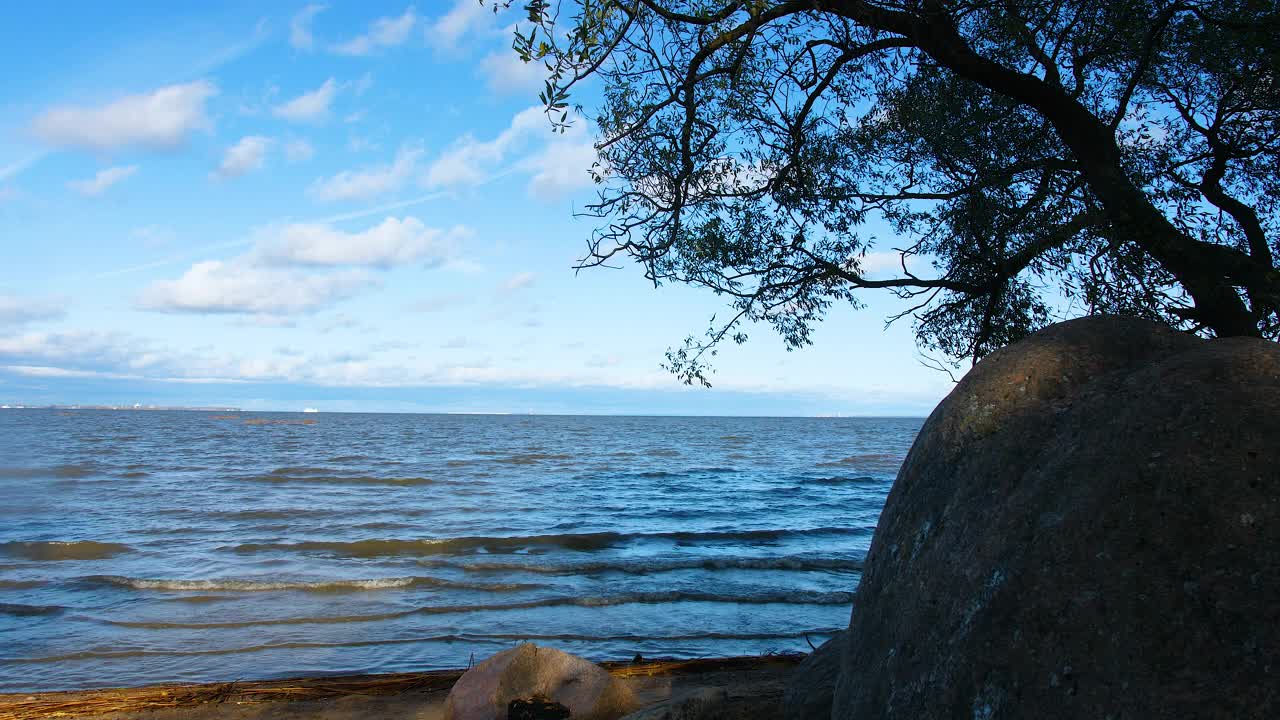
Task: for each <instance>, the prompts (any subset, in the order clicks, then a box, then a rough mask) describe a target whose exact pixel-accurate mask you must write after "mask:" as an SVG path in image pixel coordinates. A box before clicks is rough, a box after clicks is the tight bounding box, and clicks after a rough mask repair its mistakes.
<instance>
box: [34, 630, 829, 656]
mask: <svg viewBox="0 0 1280 720" xmlns="http://www.w3.org/2000/svg"><path fill="white" fill-rule="evenodd" d="M841 630H843V628H813V629H811V630H797V631H792V632H774V633H723V632H706V633H684V634H679V635H634V634H632V635H582V634H574V633H550V634H539V633H532V634H517V633H458V634H450V635H430V636H426V637H410V638H386V639H382V640H352V641H348V642H336V643H326V642H280V643H265V644H262V645H249V646H246V647H233V648H215V649H210V650H85V651H82V652H76V653H67V654H65V655H48V656H45V657H33V658H16V659H13V660H9V662H12V663H24V664H26V663H54V662H67V661H71V660H94V659H123V658H135V657H147V656H157V655H158V656H167V657H188V656H198V655H239V654H245V653H255V652H265V651H271V650H306V649H334V650H337V649H341V648H355V647H378V646H383V645H415V644H420V643H468V642H469V643H494V644H504V645H505V644H508V643H511V642H518V641H531V642H533V641H536V642H600V643H604V642H625V643H641V642H690V641H698V640H718V641H733V640H799V639H802V638H809V637H816V638H826V637H830V636H832V635H835V634H836V633H838V632H840V631H841Z"/></svg>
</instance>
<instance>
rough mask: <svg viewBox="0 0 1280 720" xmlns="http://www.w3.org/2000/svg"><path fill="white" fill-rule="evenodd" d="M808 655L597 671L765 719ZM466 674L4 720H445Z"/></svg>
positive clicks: (210, 693) (127, 691)
mask: <svg viewBox="0 0 1280 720" xmlns="http://www.w3.org/2000/svg"><path fill="white" fill-rule="evenodd" d="M804 657H805V656H804V655H791V654H787V655H758V656H744V657H725V658H702V659H695V660H676V659H666V658H655V659H647V660H642V661H641V662H627V661H612V662H602V663H599V664H600V666H601V667H603V668H605V669H606V670H608V671H609V673H610V674H611V675H613V676H614V677H617V678H619V679H621V680H623V681H624V682H626V683H627V684H628V685H629V686H631V688H632V690H633V691H635V693H636V695H637V696H638V697H639V698H640V699H641V700H642V702H643V703H644V705H645V706H646V707H648V706H652V705H655V704H660V703H663V702H666V701H669V700H673V699H677V700H678V699H679V698H681V697H686V696H690V695H696V694H699V693H707V692H716V693H719V692H721V691H722V692H723V696H724V697H725V699H726V702H727V703H728V705H729V706H730V707H733V706H740V708H741V710H742V711H743V717H757V718H761V719H762V720H763V719H766V718H769V717H773V716H775V715H776V714H777V712H778V703H779V702H780V701H781V697H782V692H783V689H784V688H785V686H786V683H787V681H788V680H789V679H790V676H791V672H792V670H793V669H794V668H795V666H796V665H798V664H799V663H800V661H801V660H802V659H803V658H804ZM464 672H466V670H465V669H454V670H432V671H426V672H420V673H392V674H383V675H337V676H324V677H304V678H288V679H281V680H255V681H244V682H225V683H203V684H191V685H151V686H143V687H134V688H104V689H94V690H60V691H49V692H35V693H7V694H0V719H3V720H42V719H44V718H56V717H95V718H100V719H101V720H112V719H119V720H125V719H127V718H147V719H148V720H169V719H170V718H172V719H173V720H177V719H178V718H183V719H196V718H200V719H208V720H251V719H254V718H266V717H271V718H295V717H296V718H304V717H307V718H326V719H329V720H354V719H355V718H360V717H383V718H398V717H404V718H419V719H421V720H430V719H432V718H437V717H441V713H442V711H443V707H444V700H445V697H446V696H448V694H449V690H450V689H451V688H452V687H453V684H454V683H455V682H456V681H457V679H458V678H459V677H461V676H462V674H463V673H464Z"/></svg>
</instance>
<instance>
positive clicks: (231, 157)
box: [213, 135, 275, 178]
mask: <svg viewBox="0 0 1280 720" xmlns="http://www.w3.org/2000/svg"><path fill="white" fill-rule="evenodd" d="M274 142H275V141H274V140H272V139H271V138H269V137H263V136H261V135H247V136H245V137H243V138H240V142H238V143H236V144H235V145H232V146H231V147H229V148H227V151H226V153H225V154H223V156H222V163H221V164H220V165H218V169H217V170H216V171H214V173H213V174H214V176H215V177H219V178H233V177H240V176H241V175H244V174H245V173H249V172H253V171H254V170H260V169H261V168H262V165H263V163H264V162H265V161H266V157H267V150H268V149H270V147H271V145H272V143H274Z"/></svg>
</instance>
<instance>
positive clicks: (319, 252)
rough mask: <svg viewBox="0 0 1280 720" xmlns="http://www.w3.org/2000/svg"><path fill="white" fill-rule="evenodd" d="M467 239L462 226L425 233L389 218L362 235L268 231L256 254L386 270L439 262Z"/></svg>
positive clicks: (302, 228)
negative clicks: (419, 263)
mask: <svg viewBox="0 0 1280 720" xmlns="http://www.w3.org/2000/svg"><path fill="white" fill-rule="evenodd" d="M469 235H470V231H469V230H467V229H466V228H465V227H462V226H456V227H453V228H450V229H448V230H441V229H438V228H430V227H427V226H426V225H424V224H423V223H422V221H421V220H419V219H417V218H414V217H406V218H403V219H400V218H394V217H388V218H386V219H385V220H383V221H382V222H381V223H380V224H378V225H375V226H373V227H371V228H369V229H367V230H363V231H361V232H344V231H342V230H338V229H336V228H334V227H333V226H331V225H325V224H320V223H297V224H294V225H286V226H284V227H282V228H280V229H279V230H276V231H272V232H271V233H270V236H271V237H269V238H267V239H265V240H264V241H263V242H261V243H260V244H259V246H258V249H257V251H256V252H257V253H259V254H260V255H261V257H263V258H264V259H265V260H267V261H268V262H272V263H286V264H293V265H329V266H333V265H366V266H372V267H380V268H388V267H392V266H395V265H405V264H408V263H411V262H415V261H419V260H424V261H428V262H436V263H439V262H442V261H443V260H444V259H445V258H447V257H449V256H451V255H453V254H454V253H455V251H456V248H457V245H458V242H459V241H461V240H462V239H465V238H466V237H467V236H469Z"/></svg>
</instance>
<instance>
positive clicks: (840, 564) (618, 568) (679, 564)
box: [418, 556, 862, 575]
mask: <svg viewBox="0 0 1280 720" xmlns="http://www.w3.org/2000/svg"><path fill="white" fill-rule="evenodd" d="M418 564H419V565H422V566H423V567H439V568H454V569H458V570H465V571H467V572H502V573H508V572H528V573H537V574H540V575H591V574H596V573H605V572H621V573H626V574H628V575H648V574H651V573H662V572H672V571H675V570H802V571H803V570H836V571H860V570H862V561H861V560H854V559H852V558H832V557H799V556H791V557H721V558H655V559H638V560H626V559H618V560H611V561H601V562H587V563H556V564H551V565H539V564H534V563H518V562H459V561H456V560H419V561H418Z"/></svg>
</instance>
